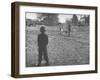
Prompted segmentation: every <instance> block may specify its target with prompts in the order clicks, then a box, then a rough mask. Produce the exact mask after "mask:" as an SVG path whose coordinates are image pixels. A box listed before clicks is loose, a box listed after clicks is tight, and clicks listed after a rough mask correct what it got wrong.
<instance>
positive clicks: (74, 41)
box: [26, 26, 89, 67]
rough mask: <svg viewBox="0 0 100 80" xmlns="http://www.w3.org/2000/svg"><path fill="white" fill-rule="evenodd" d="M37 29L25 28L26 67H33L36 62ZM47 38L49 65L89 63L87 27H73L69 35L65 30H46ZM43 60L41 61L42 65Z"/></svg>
mask: <svg viewBox="0 0 100 80" xmlns="http://www.w3.org/2000/svg"><path fill="white" fill-rule="evenodd" d="M38 34H39V30H34V29H32V27H31V28H26V67H35V66H37V63H38V46H37V36H38ZM46 34H47V35H48V38H49V44H48V47H47V49H48V57H49V66H58V65H82V64H89V28H88V27H87V26H85V27H74V26H73V28H72V30H71V35H70V36H68V34H66V33H65V32H59V31H53V30H47V31H46ZM44 63H45V61H44V60H43V61H42V66H45V65H44Z"/></svg>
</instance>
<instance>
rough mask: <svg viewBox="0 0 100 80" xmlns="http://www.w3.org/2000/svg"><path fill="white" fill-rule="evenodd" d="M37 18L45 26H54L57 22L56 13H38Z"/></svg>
mask: <svg viewBox="0 0 100 80" xmlns="http://www.w3.org/2000/svg"><path fill="white" fill-rule="evenodd" d="M38 19H39V20H40V22H42V23H43V24H44V25H47V26H55V25H57V24H58V23H59V21H58V15H57V14H47V13H43V14H39V16H38Z"/></svg>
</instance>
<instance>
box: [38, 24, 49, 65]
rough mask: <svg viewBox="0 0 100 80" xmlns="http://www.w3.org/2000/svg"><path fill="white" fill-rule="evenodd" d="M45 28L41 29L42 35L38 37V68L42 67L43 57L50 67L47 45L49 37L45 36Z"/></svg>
mask: <svg viewBox="0 0 100 80" xmlns="http://www.w3.org/2000/svg"><path fill="white" fill-rule="evenodd" d="M45 31H46V30H45V27H43V26H42V27H41V28H40V32H41V33H40V34H39V35H38V51H39V55H38V66H40V65H41V61H42V56H44V59H45V61H46V65H48V64H49V63H48V54H47V45H48V36H47V35H46V34H45Z"/></svg>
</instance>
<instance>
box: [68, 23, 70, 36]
mask: <svg viewBox="0 0 100 80" xmlns="http://www.w3.org/2000/svg"><path fill="white" fill-rule="evenodd" d="M70 32H71V25H70V24H68V36H70Z"/></svg>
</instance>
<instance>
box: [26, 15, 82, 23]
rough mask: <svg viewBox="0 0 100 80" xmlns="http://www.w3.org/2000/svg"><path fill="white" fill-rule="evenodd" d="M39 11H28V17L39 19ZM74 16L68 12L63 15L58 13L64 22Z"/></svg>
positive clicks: (60, 20)
mask: <svg viewBox="0 0 100 80" xmlns="http://www.w3.org/2000/svg"><path fill="white" fill-rule="evenodd" d="M37 15H38V14H37V13H26V18H27V19H33V20H34V19H37ZM72 17H73V15H69V14H66V15H63V14H59V15H58V19H59V22H61V23H64V22H65V21H66V20H70V19H71V18H72ZM78 18H80V16H78Z"/></svg>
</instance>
